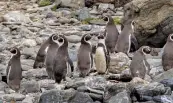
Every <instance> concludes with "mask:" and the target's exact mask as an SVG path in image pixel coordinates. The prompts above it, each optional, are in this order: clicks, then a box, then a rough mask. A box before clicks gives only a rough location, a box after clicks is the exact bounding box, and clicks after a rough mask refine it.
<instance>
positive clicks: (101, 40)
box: [97, 33, 105, 44]
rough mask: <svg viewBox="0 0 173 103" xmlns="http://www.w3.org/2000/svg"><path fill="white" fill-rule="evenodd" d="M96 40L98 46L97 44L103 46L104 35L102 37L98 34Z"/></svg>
mask: <svg viewBox="0 0 173 103" xmlns="http://www.w3.org/2000/svg"><path fill="white" fill-rule="evenodd" d="M97 38H98V44H99V43H100V44H105V35H104V34H102V33H100V34H99V35H98V36H97Z"/></svg>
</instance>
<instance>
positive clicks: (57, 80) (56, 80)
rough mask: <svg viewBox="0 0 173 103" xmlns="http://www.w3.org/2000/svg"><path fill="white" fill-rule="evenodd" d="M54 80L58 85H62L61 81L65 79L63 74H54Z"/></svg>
mask: <svg viewBox="0 0 173 103" xmlns="http://www.w3.org/2000/svg"><path fill="white" fill-rule="evenodd" d="M54 78H55V82H56V83H61V80H62V79H63V74H62V73H58V72H55V73H54Z"/></svg>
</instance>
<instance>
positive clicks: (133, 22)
mask: <svg viewBox="0 0 173 103" xmlns="http://www.w3.org/2000/svg"><path fill="white" fill-rule="evenodd" d="M134 26H135V21H134V20H133V21H132V22H131V28H132V31H133V32H134Z"/></svg>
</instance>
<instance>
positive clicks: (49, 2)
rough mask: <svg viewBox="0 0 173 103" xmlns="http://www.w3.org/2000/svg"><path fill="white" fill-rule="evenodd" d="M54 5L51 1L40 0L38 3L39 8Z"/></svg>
mask: <svg viewBox="0 0 173 103" xmlns="http://www.w3.org/2000/svg"><path fill="white" fill-rule="evenodd" d="M51 4H52V3H51V1H50V0H40V1H39V2H38V5H39V6H41V7H42V6H47V5H51Z"/></svg>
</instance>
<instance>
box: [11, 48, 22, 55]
mask: <svg viewBox="0 0 173 103" xmlns="http://www.w3.org/2000/svg"><path fill="white" fill-rule="evenodd" d="M10 52H11V53H12V54H13V55H16V56H17V55H18V56H20V55H21V54H20V51H19V49H18V48H17V47H13V48H11V49H10Z"/></svg>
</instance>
